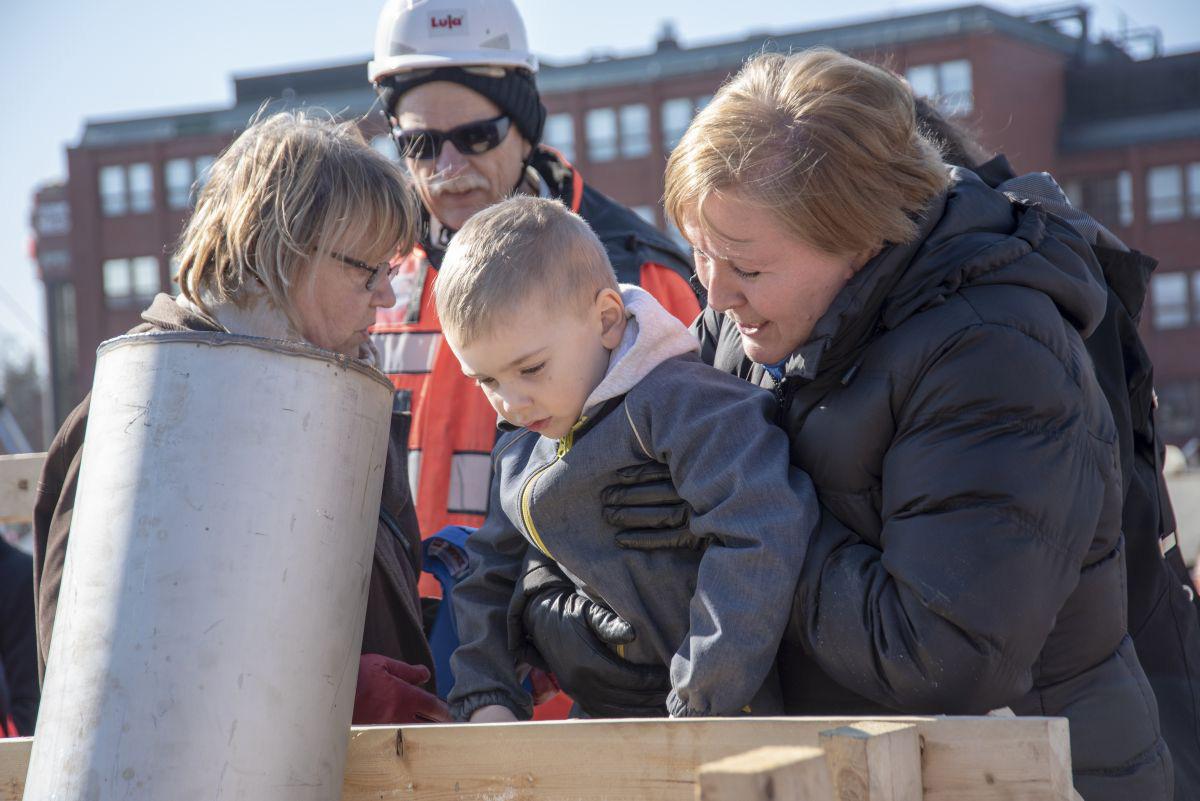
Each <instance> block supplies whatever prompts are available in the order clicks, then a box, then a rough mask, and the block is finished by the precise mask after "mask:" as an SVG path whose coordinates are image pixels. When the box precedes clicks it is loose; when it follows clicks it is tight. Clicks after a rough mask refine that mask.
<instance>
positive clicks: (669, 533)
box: [600, 462, 708, 551]
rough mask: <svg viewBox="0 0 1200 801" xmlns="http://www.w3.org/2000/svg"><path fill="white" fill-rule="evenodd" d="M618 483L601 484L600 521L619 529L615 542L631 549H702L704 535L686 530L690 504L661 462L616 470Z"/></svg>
mask: <svg viewBox="0 0 1200 801" xmlns="http://www.w3.org/2000/svg"><path fill="white" fill-rule="evenodd" d="M617 475H618V476H619V477H620V483H618V484H613V485H611V486H609V487H605V488H604V490H603V492H602V493H601V495H600V497H601V499H602V500H603V501H604V520H605V522H606V523H608V524H609V525H612V526H616V527H617V528H619V529H621V532H620V533H619V534H617V537H616V541H617V545H618V546H619V547H621V548H628V549H631V550H635V551H658V550H665V549H671V548H690V549H692V550H702V549H703V548H704V547H706V546H707V545H708V538H707V537H697V536H696V535H695V534H693V533H692V532H691V531H690V530H689V529H688V523H689V522H690V520H691V507H689V506H688V505H687V502H686V501H684V500H683V499H682V498H680V497H679V494H678V493H677V492H676V491H675V485H674V484H672V483H671V472H670V470H669V469H668V468H667V466H666V465H664V464H658V463H656V462H650V463H648V464H641V465H635V466H633V467H626V468H622V469H621V470H619V471H617Z"/></svg>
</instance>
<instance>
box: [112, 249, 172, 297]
mask: <svg viewBox="0 0 1200 801" xmlns="http://www.w3.org/2000/svg"><path fill="white" fill-rule="evenodd" d="M161 288H162V284H161V283H160V281H159V276H158V259H156V258H154V257H153V256H138V257H137V258H133V259H108V260H107V261H105V262H104V297H105V299H106V300H108V301H110V302H112V303H115V304H117V305H121V304H123V303H126V302H130V301H140V300H148V299H150V298H152V297H154V295H155V293H156V292H158V291H159V289H161Z"/></svg>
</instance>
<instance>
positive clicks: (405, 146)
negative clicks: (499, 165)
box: [392, 114, 511, 160]
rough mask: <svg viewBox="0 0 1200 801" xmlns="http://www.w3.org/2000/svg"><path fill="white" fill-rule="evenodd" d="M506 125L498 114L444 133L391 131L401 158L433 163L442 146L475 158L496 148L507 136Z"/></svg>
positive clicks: (505, 119)
mask: <svg viewBox="0 0 1200 801" xmlns="http://www.w3.org/2000/svg"><path fill="white" fill-rule="evenodd" d="M510 124H511V123H510V121H509V119H508V117H507V116H505V115H503V114H501V115H500V116H499V117H493V118H492V119H490V120H480V121H478V122H468V123H466V124H465V125H459V126H457V127H454V128H451V129H450V130H448V131H435V130H433V129H428V130H420V129H418V130H413V131H405V130H402V129H400V128H393V129H392V136H394V137H395V138H396V145H397V146H398V147H399V148H400V152H401V153H403V154H404V157H405V158H410V159H422V160H424V159H436V158H437V157H438V156H439V155H441V153H442V145H443V144H444V143H445V142H447V141H449V142H451V143H452V144H453V145H454V147H455V148H457V149H458V152H459V153H462V154H463V155H464V156H478V155H479V154H481V153H486V152H488V151H489V150H492V149H493V148H495V147H496V146H498V145H499V144H500V143H501V142H503V141H504V137H505V136H507V135H508V129H509V126H510Z"/></svg>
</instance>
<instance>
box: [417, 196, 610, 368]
mask: <svg viewBox="0 0 1200 801" xmlns="http://www.w3.org/2000/svg"><path fill="white" fill-rule="evenodd" d="M604 289H613V290H616V289H617V278H616V275H614V274H613V268H612V264H611V263H609V260H608V254H607V253H605V252H604V246H603V245H601V244H600V240H599V239H598V238H597V237H596V234H595V233H594V232H593V231H592V229H591V228H590V227H589V226H588V224H587V223H586V222H584V221H583V218H581V217H580V216H579V215H578V214H575V213H574V212H572V211H570V210H568V209H567V207H566V206H564V205H563V204H562V203H560V202H558V201H557V200H548V199H545V198H536V197H530V196H527V195H518V196H516V197H512V198H509V199H508V200H504V201H501V202H499V203H497V204H495V205H493V206H490V207H489V208H486V209H484V210H483V211H480V212H478V213H477V214H475V215H474V216H472V217H471V219H469V220H467V223H466V225H464V226H463V227H462V229H461V230H460V231H459V232H458V233H457V234H455V235H454V238H453V239H452V240H451V241H450V247H449V248H447V249H446V256H445V258H444V259H443V260H442V266H441V268H440V269H439V270H438V276H437V281H436V283H435V284H434V294H435V296H436V298H437V311H438V317H439V318H440V319H441V322H442V328H443V330H445V331H448V332H450V333H451V334H452V335H453V336H454V337H455V338H456V339H458V340H459V341H460V343H461V344H463V345H467V344H470V343H471V342H472V341H473V340H474V339H476V338H477V337H479V336H480V335H482V334H485V333H487V332H488V331H490V330H491V329H492V327H493V326H495V325H496V324H497V322H498V321H500V320H501V319H502V318H503V317H504V316H505V315H508V314H511V313H513V312H515V311H518V310H520V309H521V308H522V307H523V306H526V304H528V303H529V302H530V301H531V300H534V301H536V302H537V303H538V304H539V307H538V309H537V310H536V312H535V313H541V314H545V313H547V312H548V311H550V310H556V309H563V310H569V311H583V310H584V309H586V308H587V306H588V304H590V303H591V302H592V301H593V300H595V298H596V295H597V294H599V293H600V291H601V290H604Z"/></svg>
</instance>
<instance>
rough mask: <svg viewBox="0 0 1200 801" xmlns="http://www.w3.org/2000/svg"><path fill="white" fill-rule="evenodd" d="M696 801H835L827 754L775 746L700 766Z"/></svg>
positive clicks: (814, 749) (793, 747)
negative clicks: (826, 758) (826, 760)
mask: <svg viewBox="0 0 1200 801" xmlns="http://www.w3.org/2000/svg"><path fill="white" fill-rule="evenodd" d="M913 736H914V737H915V736H916V731H915V730H914V732H913ZM696 801H834V795H833V784H832V782H830V780H829V767H828V766H827V765H826V763H825V752H823V751H822V750H821V749H820V748H808V747H805V746H782V745H774V746H768V747H766V748H757V749H755V750H753V751H748V752H747V753H745V754H738V755H737V756H731V757H725V758H724V759H718V760H717V761H716V762H709V763H707V764H704V765H701V766H700V768H699V770H698V771H697V776H696Z"/></svg>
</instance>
